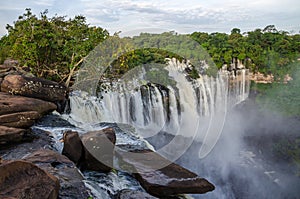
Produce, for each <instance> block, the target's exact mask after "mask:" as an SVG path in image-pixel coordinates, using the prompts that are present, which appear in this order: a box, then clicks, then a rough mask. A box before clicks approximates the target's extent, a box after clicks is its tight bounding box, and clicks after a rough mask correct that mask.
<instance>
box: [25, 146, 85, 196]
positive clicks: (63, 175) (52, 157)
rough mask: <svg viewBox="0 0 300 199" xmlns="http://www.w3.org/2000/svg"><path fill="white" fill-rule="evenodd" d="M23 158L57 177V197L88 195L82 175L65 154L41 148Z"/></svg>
mask: <svg viewBox="0 0 300 199" xmlns="http://www.w3.org/2000/svg"><path fill="white" fill-rule="evenodd" d="M24 160H26V161H28V162H32V163H34V164H36V165H38V166H39V167H40V168H42V169H44V170H46V171H47V172H49V173H51V174H52V175H54V176H56V177H57V178H58V179H59V182H60V185H61V188H60V191H59V198H63V199H66V198H70V199H77V198H78V199H82V198H88V197H89V196H90V193H89V189H88V188H87V187H85V185H84V183H83V176H82V175H81V173H80V172H79V171H78V169H77V168H76V166H75V164H74V163H73V162H72V161H70V160H69V159H68V158H67V157H66V156H64V155H61V154H59V153H57V152H55V151H52V150H49V149H41V150H37V151H35V152H33V153H32V154H30V155H28V156H26V157H25V158H24Z"/></svg>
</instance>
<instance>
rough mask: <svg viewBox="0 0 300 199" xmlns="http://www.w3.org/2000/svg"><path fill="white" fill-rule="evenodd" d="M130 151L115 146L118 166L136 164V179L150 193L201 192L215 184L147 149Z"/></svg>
mask: <svg viewBox="0 0 300 199" xmlns="http://www.w3.org/2000/svg"><path fill="white" fill-rule="evenodd" d="M129 152H131V153H128V151H123V150H122V149H118V151H117V154H118V156H119V158H121V159H122V164H123V165H120V166H121V168H135V170H136V172H135V176H136V179H137V180H138V181H139V182H140V184H141V185H142V187H143V188H144V189H145V190H146V191H147V192H148V193H150V194H151V195H154V196H157V197H167V196H172V195H177V194H202V193H206V192H209V191H213V190H214V188H215V187H214V185H212V184H211V183H210V182H208V181H207V180H206V179H204V178H201V177H199V176H198V175H197V174H195V173H193V172H191V171H189V170H187V169H185V168H183V167H181V166H179V165H177V164H175V163H172V162H170V161H168V160H166V159H165V158H163V157H162V156H160V155H159V154H157V153H155V152H153V151H151V150H149V149H145V150H134V151H129Z"/></svg>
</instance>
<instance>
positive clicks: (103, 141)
mask: <svg viewBox="0 0 300 199" xmlns="http://www.w3.org/2000/svg"><path fill="white" fill-rule="evenodd" d="M81 140H82V143H83V148H84V162H83V163H82V169H83V170H93V171H102V172H109V171H110V170H111V168H112V165H113V155H114V147H115V143H116V135H115V132H114V130H113V128H106V129H103V130H99V131H91V132H88V133H85V134H83V135H82V137H81Z"/></svg>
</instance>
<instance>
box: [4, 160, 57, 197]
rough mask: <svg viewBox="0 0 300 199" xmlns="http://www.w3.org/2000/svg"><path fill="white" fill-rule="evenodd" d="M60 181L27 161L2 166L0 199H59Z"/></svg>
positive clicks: (9, 162) (10, 162)
mask: <svg viewBox="0 0 300 199" xmlns="http://www.w3.org/2000/svg"><path fill="white" fill-rule="evenodd" d="M58 191H59V182H58V179H57V178H56V177H54V176H52V175H51V174H49V173H47V172H45V171H44V170H42V169H41V168H39V167H37V166H36V165H34V164H32V163H29V162H25V161H8V162H4V163H2V164H1V165H0V198H24V199H27V198H28V199H29V198H30V199H40V198H45V199H57V197H58Z"/></svg>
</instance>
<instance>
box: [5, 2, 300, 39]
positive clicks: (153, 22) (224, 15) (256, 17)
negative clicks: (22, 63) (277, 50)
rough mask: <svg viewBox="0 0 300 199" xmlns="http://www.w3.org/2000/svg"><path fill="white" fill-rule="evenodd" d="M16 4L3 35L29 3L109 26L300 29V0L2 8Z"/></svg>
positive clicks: (111, 28)
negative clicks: (272, 26)
mask: <svg viewBox="0 0 300 199" xmlns="http://www.w3.org/2000/svg"><path fill="white" fill-rule="evenodd" d="M15 7H17V8H20V10H10V11H5V12H1V13H0V25H1V27H0V34H1V35H3V28H2V27H3V24H6V23H12V21H13V20H16V19H17V16H19V15H20V14H22V13H23V12H24V9H25V8H27V7H30V8H33V11H34V12H35V14H38V13H39V12H41V11H43V10H45V9H49V13H51V14H55V13H57V14H59V15H68V16H69V17H73V16H75V15H79V14H82V15H84V16H86V18H87V20H88V23H90V24H91V25H98V26H101V27H103V28H106V29H108V30H109V31H110V32H116V31H119V30H121V31H127V30H133V29H141V28H149V27H150V28H163V29H169V30H175V31H179V32H180V31H182V32H193V31H209V32H212V31H226V32H229V31H230V30H231V29H232V28H233V27H238V28H241V29H245V30H242V31H246V30H253V29H255V28H263V27H264V26H266V25H268V24H275V25H276V26H278V28H279V29H280V28H282V29H285V28H293V29H296V31H297V32H298V31H299V29H300V27H299V20H298V19H299V18H300V12H299V10H300V1H299V0H284V1H282V0H252V1H240V0H209V1H200V0H189V1H187V0H174V1H165V0H152V1H149V0H123V1H120V0H101V1H98V0H74V1H69V0H39V1H34V0H27V1H21V0H10V1H2V2H1V3H0V10H3V9H4V8H15ZM297 20H298V21H297ZM1 28H2V29H1ZM288 30H289V29H288Z"/></svg>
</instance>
